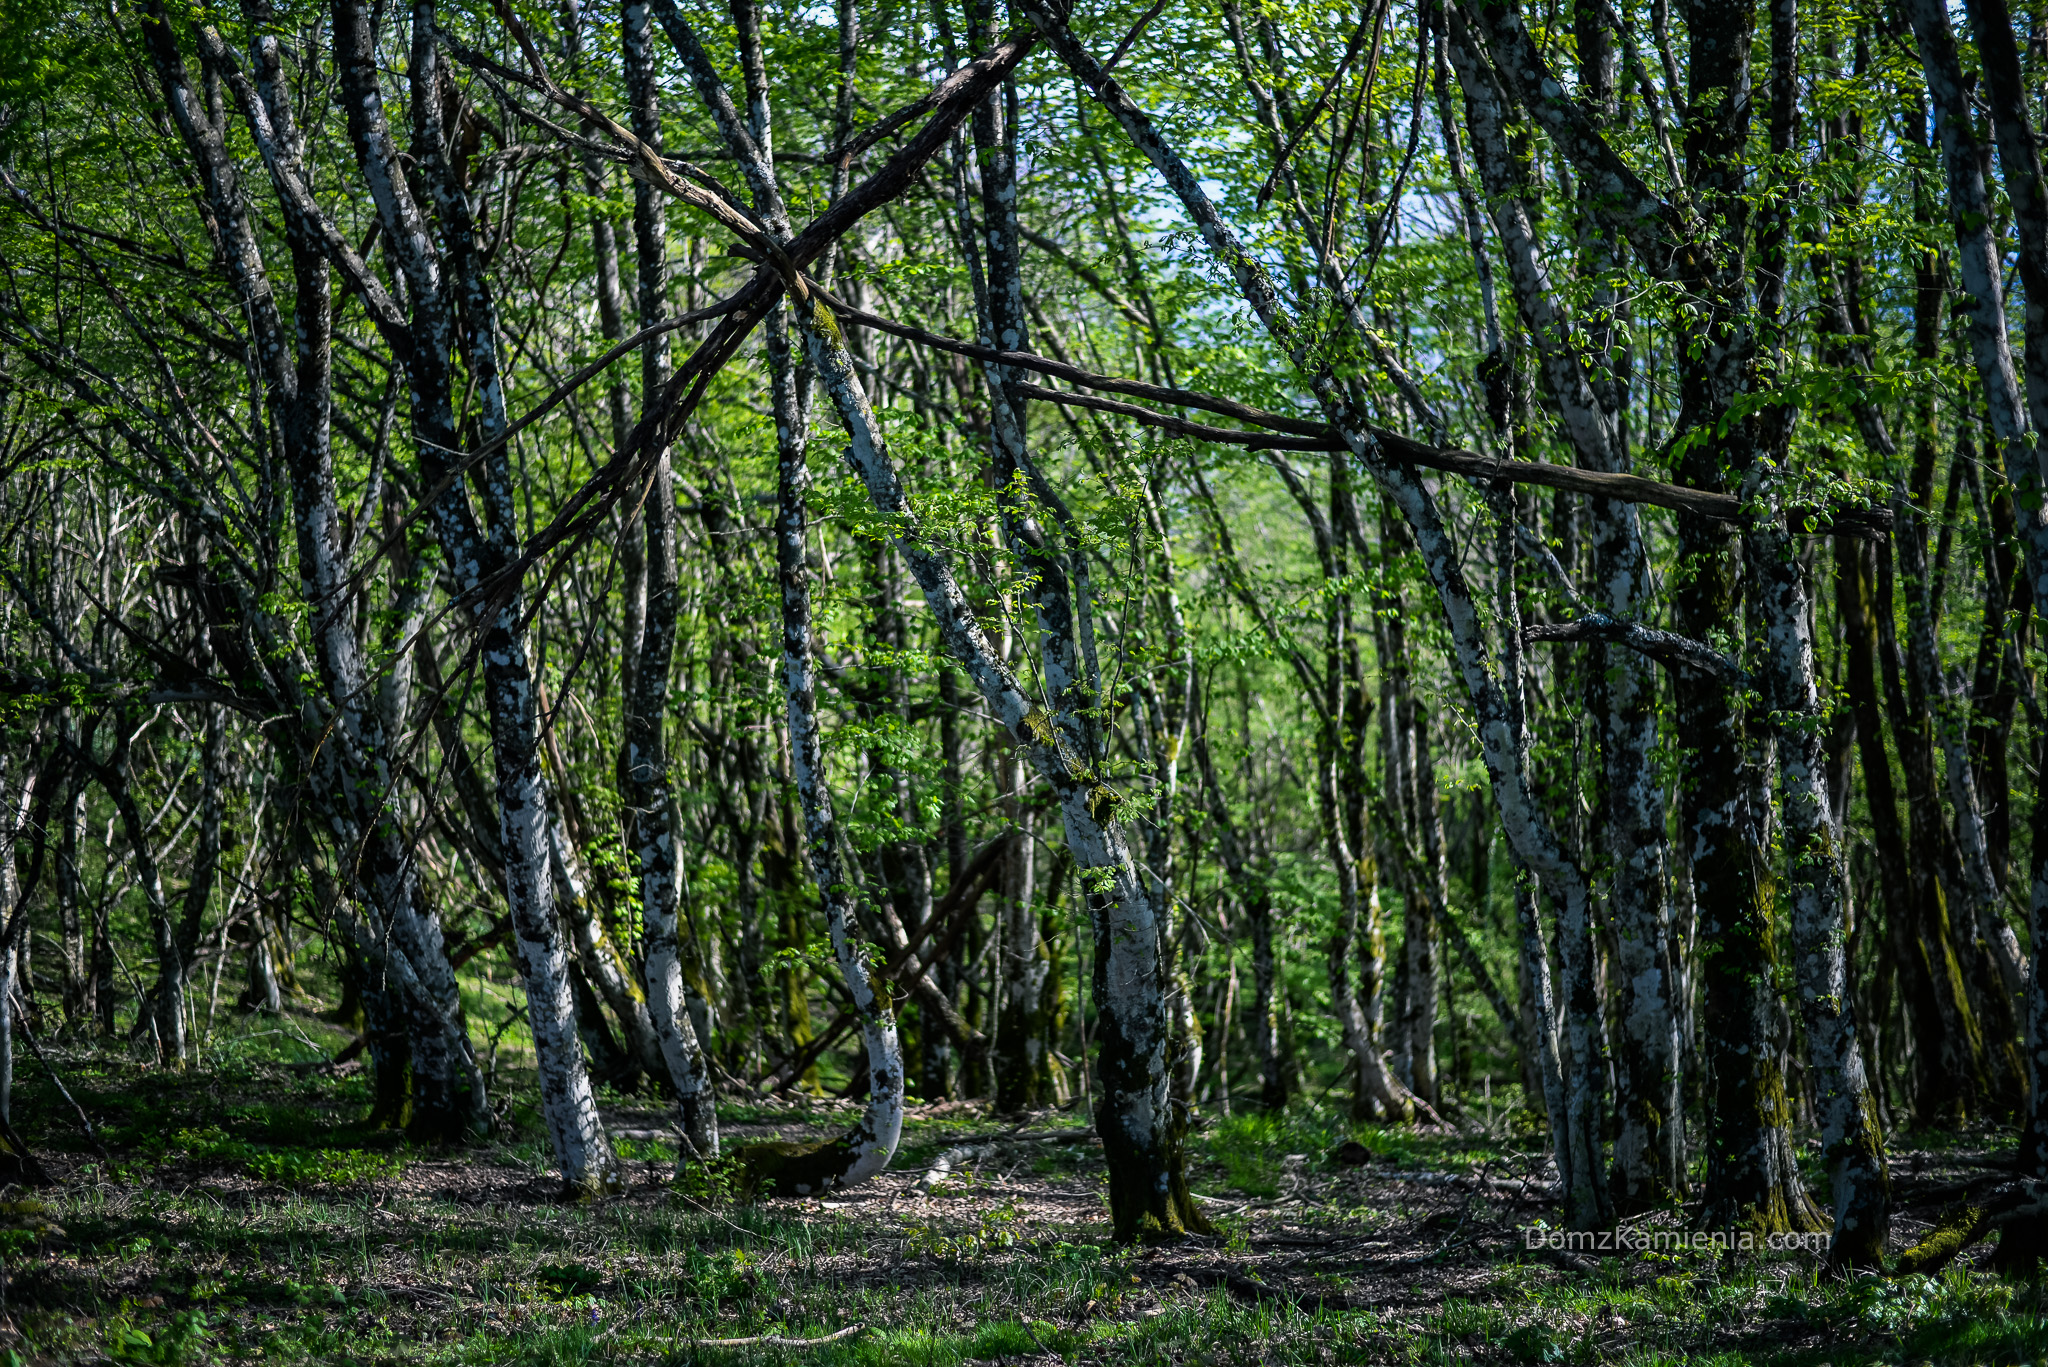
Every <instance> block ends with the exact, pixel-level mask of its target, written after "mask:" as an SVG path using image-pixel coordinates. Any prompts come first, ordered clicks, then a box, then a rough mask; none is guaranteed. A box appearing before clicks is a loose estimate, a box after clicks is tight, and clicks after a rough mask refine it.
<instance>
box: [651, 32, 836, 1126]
mask: <svg viewBox="0 0 2048 1367" xmlns="http://www.w3.org/2000/svg"><path fill="white" fill-rule="evenodd" d="M621 39H622V44H623V47H624V49H625V56H626V82H627V89H628V92H629V95H630V99H631V102H632V110H633V113H632V118H633V132H634V135H635V136H636V137H639V138H640V139H641V140H642V141H644V142H646V143H647V144H648V145H649V146H650V147H654V148H657V149H658V148H659V147H660V145H661V121H660V115H659V110H658V109H657V107H656V90H655V79H654V52H653V40H652V34H651V31H650V29H649V27H648V10H647V7H646V5H644V4H641V3H636V2H635V0H629V2H628V3H627V4H626V6H625V8H624V10H623V20H622V24H621ZM665 234H666V229H665V223H664V219H663V208H662V199H661V196H660V194H659V193H658V192H657V191H656V189H655V187H653V186H651V185H648V184H647V183H645V182H644V181H640V180H635V181H634V182H633V238H634V244H635V247H636V250H637V255H636V257H635V270H634V274H635V277H636V280H637V285H638V289H637V296H638V302H639V311H640V325H641V326H642V327H643V328H644V327H650V326H653V325H654V324H655V323H658V322H660V321H661V320H662V319H663V318H664V317H666V316H667V302H666V296H667V282H668V267H667V251H668V246H667V242H666V238H665ZM667 378H668V348H667V340H666V338H665V337H664V338H663V339H661V340H659V341H656V342H654V343H652V344H650V345H649V346H648V347H647V348H646V350H645V351H644V352H643V354H642V360H641V394H642V396H643V398H642V402H643V403H651V402H652V401H653V396H654V395H657V394H659V393H661V392H662V388H663V385H664V383H665V382H666V380H667ZM776 394H777V398H778V400H779V399H780V397H781V387H780V385H778V386H777V390H776ZM788 421H789V420H788V419H787V418H786V417H785V415H784V414H782V413H781V411H780V409H779V407H778V413H777V427H778V429H782V428H785V427H786V426H787V425H788ZM797 440H799V441H800V440H801V438H797ZM670 479H671V476H670V471H669V455H668V453H667V452H665V451H664V452H661V453H660V454H658V455H657V456H656V457H655V460H654V470H653V473H652V475H651V476H650V478H649V481H648V486H647V489H646V491H645V494H644V496H643V498H642V500H641V507H642V513H641V517H642V519H643V523H644V546H645V549H644V552H643V557H644V558H643V561H642V563H643V566H644V574H645V580H644V583H645V590H644V594H645V604H644V607H643V608H642V610H641V616H642V621H643V624H642V628H641V636H640V639H639V640H638V641H637V642H633V643H631V646H630V648H631V649H632V651H633V654H634V658H635V664H634V667H633V694H632V697H631V698H630V700H629V701H628V705H627V712H626V725H627V732H626V755H625V763H624V765H623V767H624V769H625V771H626V780H627V784H628V788H629V792H630V796H631V803H632V811H631V842H632V843H631V849H632V852H633V859H634V864H635V867H636V870H637V872H638V875H639V881H640V914H641V918H642V924H643V932H642V954H643V956H644V963H645V971H646V975H647V1008H648V1015H649V1017H650V1019H651V1021H652V1024H653V1027H654V1034H655V1038H656V1039H657V1040H659V1041H660V1044H661V1054H662V1057H663V1059H664V1060H665V1061H666V1063H667V1073H668V1080H669V1085H670V1086H672V1087H674V1088H675V1092H676V1099H677V1102H678V1104H679V1105H680V1107H681V1111H682V1115H681V1119H682V1126H683V1133H684V1134H685V1135H686V1136H687V1137H688V1139H689V1143H688V1144H687V1145H685V1146H684V1147H685V1149H686V1150H693V1151H694V1156H695V1157H697V1158H699V1159H700V1160H701V1159H710V1158H716V1157H717V1156H718V1146H719V1139H718V1109H717V1103H716V1101H715V1099H714V1097H713V1094H712V1090H711V1077H710V1071H709V1069H708V1067H707V1065H706V1060H705V1056H704V1047H705V1041H703V1040H700V1039H698V1038H697V1032H696V1028H695V1026H694V1024H693V1022H692V1021H691V1019H690V1012H689V1010H688V1004H687V994H686V990H685V987H684V983H683V962H682V944H681V940H680V934H679V931H678V927H677V919H678V915H679V913H680V910H681V904H682V886H681V883H680V882H679V881H678V879H677V876H676V868H677V855H678V851H677V849H676V838H677V835H678V834H679V833H678V831H677V830H676V805H675V798H674V795H673V794H672V792H671V791H670V788H669V762H668V754H667V745H666V739H665V734H664V732H665V728H666V723H667V713H668V693H669V677H670V670H671V666H672V661H673V658H674V654H675V637H676V609H677V599H678V589H677V582H676V546H675V494H674V492H673V490H672V488H671V484H670ZM685 1156H686V1155H685V1154H679V1155H678V1159H677V1161H678V1163H681V1162H682V1161H683V1159H684V1157H685Z"/></svg>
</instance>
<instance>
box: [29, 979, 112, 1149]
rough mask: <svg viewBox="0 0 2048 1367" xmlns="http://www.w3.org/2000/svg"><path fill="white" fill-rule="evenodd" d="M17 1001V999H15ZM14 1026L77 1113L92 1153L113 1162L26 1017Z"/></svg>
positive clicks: (96, 1131) (89, 1119)
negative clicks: (90, 1144)
mask: <svg viewBox="0 0 2048 1367" xmlns="http://www.w3.org/2000/svg"><path fill="white" fill-rule="evenodd" d="M17 1000H19V999H18V998H17ZM14 1024H15V1026H16V1028H18V1029H19V1030H20V1031H21V1037H22V1038H23V1039H25V1040H27V1041H28V1047H29V1052H30V1053H32V1054H34V1055H35V1056H36V1062H38V1063H40V1064H42V1065H43V1071H44V1072H46V1073H48V1074H49V1075H50V1081H52V1082H54V1083H56V1084H57V1090H58V1091H59V1092H61V1093H62V1094H63V1096H64V1099H65V1100H66V1101H68V1102H70V1103H71V1109H72V1110H74V1111H76V1112H78V1123H79V1124H81V1125H83V1126H85V1137H86V1138H87V1139H89V1140H91V1141H92V1147H93V1151H94V1152H95V1153H97V1154H99V1156H100V1157H101V1158H103V1159H105V1160H106V1161H107V1162H109V1163H111V1162H113V1161H114V1159H113V1155H111V1154H109V1153H108V1152H107V1151H106V1148H105V1147H104V1146H103V1145H102V1144H101V1143H100V1135H99V1131H98V1130H95V1129H94V1128H93V1127H92V1118H91V1117H90V1116H88V1115H86V1113H85V1107H83V1106H81V1105H79V1104H78V1098H77V1097H75V1096H73V1095H71V1089H70V1088H69V1087H66V1086H65V1085H64V1079H63V1078H61V1077H59V1076H57V1069H56V1067H55V1066H54V1065H53V1064H52V1063H51V1062H50V1060H49V1056H48V1055H46V1054H44V1053H43V1046H42V1044H41V1042H40V1041H38V1040H37V1039H36V1033H35V1031H33V1030H31V1029H29V1028H28V1020H27V1019H26V1017H24V1016H22V1015H20V1014H17V1015H16V1016H15V1018H14Z"/></svg>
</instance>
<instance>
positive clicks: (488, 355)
mask: <svg viewBox="0 0 2048 1367" xmlns="http://www.w3.org/2000/svg"><path fill="white" fill-rule="evenodd" d="M370 22H371V21H370V15H369V13H368V12H367V11H366V10H365V8H364V7H363V6H362V5H361V4H360V3H358V0H336V4H335V8H334V31H335V49H336V56H337V60H338V64H339V66H340V70H341V84H342V88H343V91H344V93H345V96H346V98H345V103H346V106H347V109H348V122H349V133H350V138H351V141H352V142H353V143H354V146H355V152H356V159H357V163H358V165H359V167H360V168H361V170H362V173H363V176H364V179H365V181H366V183H367V186H368V188H369V191H370V197H371V199H372V201H373V202H374V203H375V205H376V207H377V212H378V217H379V222H380V225H381V227H382V233H383V245H384V246H385V247H386V249H387V250H388V251H389V252H390V253H391V256H392V258H393V259H394V261H395V262H396V264H397V266H398V268H399V269H400V270H401V271H402V272H403V274H404V276H405V278H406V283H407V293H408V295H409V297H410V304H411V307H412V313H413V318H412V324H411V328H410V332H411V341H410V346H409V348H408V349H407V352H406V355H405V360H406V369H407V374H408V377H409V379H410V382H411V385H412V393H413V405H412V417H413V426H414V435H415V438H416V446H417V449H418V453H419V463H420V475H421V479H422V482H423V483H426V484H428V485H438V484H440V483H441V482H442V481H443V479H444V477H445V476H446V475H447V474H448V473H449V469H450V467H451V465H452V461H451V456H452V454H453V453H455V452H458V451H461V450H463V449H465V447H466V446H467V444H468V443H467V442H465V440H464V433H463V432H462V431H460V430H458V427H457V424H456V419H455V403H456V378H455V376H456V366H457V364H458V362H459V361H460V362H466V366H467V371H468V374H467V377H466V383H465V386H464V387H465V388H466V389H467V390H468V391H469V392H470V393H471V394H473V395H474V418H473V429H472V432H473V440H474V441H475V442H476V443H477V444H478V445H479V446H481V447H482V448H483V449H484V450H485V451H486V452H487V454H486V455H485V456H484V457H483V459H482V461H481V463H480V465H479V467H478V470H477V474H478V483H479V485H480V486H481V493H482V502H483V511H484V522H483V525H482V526H479V525H478V523H477V521H476V517H475V513H474V511H473V509H472V507H471V504H470V500H469V494H468V491H467V490H466V489H465V488H464V487H463V485H462V484H461V483H459V482H453V481H451V482H450V483H449V484H448V486H447V487H446V488H445V490H444V492H443V493H442V494H441V495H440V496H439V497H438V498H436V499H435V500H434V502H433V504H432V506H431V508H430V519H431V522H432V524H433V527H434V530H435V532H436V534H437V536H438V538H439V540H440V543H441V550H442V554H443V556H444V557H445V560H446V563H447V569H448V572H449V574H450V575H451V577H452V579H453V581H454V586H455V589H456V591H457V592H458V593H459V594H460V595H462V596H463V598H464V599H465V600H467V603H466V605H467V606H468V607H469V609H470V616H471V620H472V623H473V625H474V628H475V629H476V631H477V632H478V634H479V642H478V647H479V649H478V653H479V657H480V660H481V664H482V673H483V694H484V701H485V708H486V713H487V715H488V718H489V722H490V729H491V742H492V751H493V757H494V760H495V768H496V778H497V783H496V790H497V791H496V798H497V808H498V835H499V845H500V847H501V849H502V851H503V854H504V859H505V901H506V906H507V910H508V912H509V914H510V917H511V922H512V927H513V935H514V940H515V943H516V945H517V949H518V954H519V959H520V964H521V967H522V969H523V971H524V976H525V979H526V989H527V990H526V1000H527V1018H528V1024H529V1026H530V1028H531V1030H532V1033H533V1041H534V1053H535V1057H536V1060H537V1062H538V1065H539V1073H540V1085H541V1098H542V1105H541V1111H542V1117H543V1120H544V1122H545V1124H546V1128H547V1131H548V1136H549V1141H550V1144H551V1146H552V1148H553V1150H554V1157H555V1162H556V1164H557V1165H558V1167H559V1168H560V1170H561V1173H562V1177H563V1181H564V1182H565V1183H566V1184H567V1185H568V1186H569V1187H570V1188H571V1189H574V1190H577V1191H583V1192H592V1191H601V1190H606V1189H609V1188H611V1187H612V1186H614V1185H616V1183H617V1181H618V1170H617V1161H616V1159H615V1158H614V1156H613V1155H612V1152H611V1145H610V1142H609V1141H608V1140H607V1139H606V1137H605V1134H604V1128H603V1125H602V1124H601V1123H600V1121H599V1119H598V1115H597V1108H596V1104H595V1099H594V1097H593V1096H592V1094H591V1089H590V1078H589V1073H588V1070H587V1068H586V1067H585V1064H584V1059H583V1049H582V1042H581V1040H580V1038H579V1036H578V1034H577V1030H576V1020H575V1001H574V997H573V993H572V990H571V987H570V984H569V979H568V959H567V954H566V951H565V947H564V945H563V942H562V938H561V935H560V932H559V929H558V925H557V921H556V917H555V908H554V896H553V893H554V888H553V879H552V874H551V864H552V853H551V851H550V850H549V847H548V822H549V802H548V796H547V790H546V783H545V780H544V779H543V777H542V774H541V756H540V744H539V728H540V717H539V715H538V712H539V709H538V706H537V699H536V697H535V694H534V688H533V677H532V669H531V665H530V662H529V657H528V653H527V642H526V640H525V632H524V616H525V612H524V602H523V594H522V593H521V592H520V590H519V586H518V584H517V583H516V582H513V583H509V584H506V583H501V582H499V579H500V575H501V572H502V571H503V570H505V569H506V568H507V567H509V566H510V565H512V564H513V563H514V562H515V561H516V559H517V557H518V554H519V530H518V521H517V510H516V507H515V504H514V500H513V495H512V477H511V467H510V458H509V456H508V453H507V451H506V448H505V443H504V441H503V440H501V439H502V438H503V437H504V435H505V432H506V428H507V426H508V421H507V417H506V413H505V395H504V389H503V386H502V383H501V380H500V377H499V374H498V359H497V358H498V337H497V307H496V301H495V299H494V298H493V296H492V293H491V290H490V287H489V285H488V283H487V282H486V280H485V277H484V270H483V264H482V262H481V261H480V260H479V259H478V251H479V244H478V242H477V240H476V227H475V222H474V218H473V212H472V209H471V206H470V202H469V196H468V192H467V190H466V188H465V186H464V181H465V179H466V175H465V172H464V170H463V168H462V167H461V166H460V165H459V164H458V162H459V161H460V159H461V158H463V157H464V156H465V155H466V154H465V153H464V152H463V150H462V146H461V143H460V140H459V137H458V139H457V141H456V143H455V144H454V145H453V146H450V145H449V144H448V143H447V142H446V138H447V137H448V136H449V134H450V133H451V132H453V131H455V130H457V129H459V126H460V125H461V123H462V122H463V120H464V119H465V118H466V117H468V118H473V117H474V115H473V114H471V113H470V112H469V111H468V110H467V109H466V108H465V107H464V106H463V105H462V104H461V97H460V95H459V94H458V93H457V92H456V91H455V88H454V86H453V84H452V83H451V82H450V81H449V80H448V78H447V76H446V74H445V72H444V70H443V67H442V54H441V44H440V33H439V29H438V15H437V12H436V9H435V6H434V4H433V3H432V0H421V3H418V4H415V6H414V7H413V13H412V54H411V62H410V65H409V70H408V77H409V81H410V91H409V105H410V113H411V116H412V123H413V141H412V156H413V159H414V166H415V168H416V171H417V175H418V179H419V181H420V182H423V183H424V186H425V188H426V190H427V192H428V193H429V195H430V196H431V198H432V202H433V209H434V219H435V222H436V226H438V228H439V236H440V239H441V241H440V243H439V244H438V245H437V243H436V242H435V235H434V233H433V232H432V231H431V230H430V228H429V226H428V219H427V217H426V216H425V215H424V214H423V213H422V211H421V209H420V206H419V205H418V204H417V203H416V202H415V201H414V199H413V195H412V190H411V188H410V184H411V182H410V181H409V178H408V176H407V175H406V174H405V172H404V171H402V170H401V169H400V165H399V160H398V154H397V149H396V146H395V144H394V143H393V140H392V137H391V132H390V129H389V126H388V125H387V123H386V121H385V117H384V107H383V95H382V91H381V89H380V86H379V77H378V72H377V67H376V64H375V59H374V49H375V35H374V34H373V33H372V31H371V28H370ZM451 99H452V100H453V101H454V104H452V105H451V104H450V103H449V101H450V100H451Z"/></svg>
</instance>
